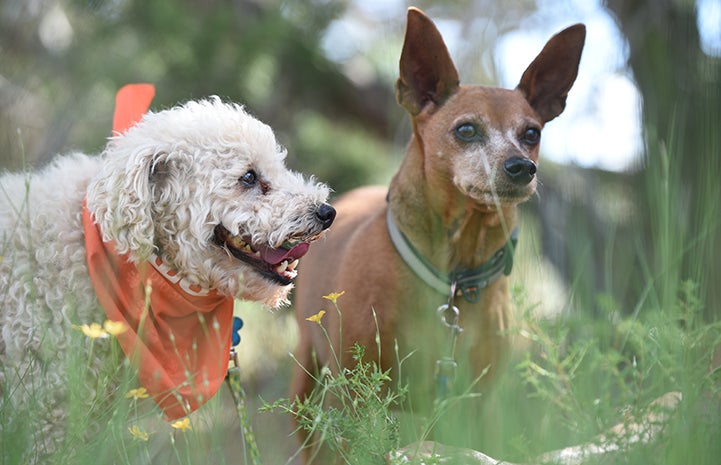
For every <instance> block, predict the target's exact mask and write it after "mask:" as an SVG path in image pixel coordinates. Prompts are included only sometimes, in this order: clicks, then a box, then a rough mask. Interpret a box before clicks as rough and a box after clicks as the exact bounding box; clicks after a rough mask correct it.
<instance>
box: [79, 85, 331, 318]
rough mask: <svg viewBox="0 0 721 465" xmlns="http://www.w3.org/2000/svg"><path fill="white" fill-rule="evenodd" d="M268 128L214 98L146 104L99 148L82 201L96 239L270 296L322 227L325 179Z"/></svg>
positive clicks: (287, 281) (206, 280) (138, 257)
mask: <svg viewBox="0 0 721 465" xmlns="http://www.w3.org/2000/svg"><path fill="white" fill-rule="evenodd" d="M285 155H286V152H285V150H284V149H283V148H282V147H280V146H279V145H278V143H277V142H276V140H275V136H274V135H273V131H272V130H271V128H270V127H268V126H267V125H265V124H263V123H261V122H260V121H258V120H256V119H255V118H253V117H252V116H250V115H249V114H248V113H246V112H245V111H244V110H243V108H242V107H240V106H238V105H233V104H226V103H223V102H221V101H220V99H218V98H217V97H216V98H213V99H211V100H203V101H198V102H189V103H187V104H185V105H183V106H179V107H175V108H172V109H170V110H166V111H161V112H158V113H148V114H146V115H145V116H144V117H143V119H142V120H141V121H140V122H139V123H138V124H137V125H136V126H134V127H132V128H131V129H130V130H128V131H127V132H126V133H124V134H123V135H121V136H118V137H115V138H113V139H112V140H111V141H110V142H109V143H108V146H107V148H106V149H105V151H104V153H103V157H104V163H105V164H104V167H103V169H102V171H101V173H100V174H99V175H98V176H97V177H96V178H95V179H94V180H93V182H92V183H91V185H90V187H89V189H88V194H87V202H88V208H89V209H90V211H91V212H93V213H94V214H95V217H96V220H97V222H98V224H99V226H100V230H101V231H102V234H103V240H105V241H108V240H112V241H114V242H115V243H116V246H117V251H118V253H120V254H125V253H128V254H130V257H131V259H132V260H133V261H136V262H140V261H142V260H145V259H147V257H148V256H149V255H150V254H151V253H155V254H157V255H158V256H160V257H161V258H162V259H163V261H164V262H165V263H166V264H167V265H168V266H170V267H171V268H173V269H175V270H177V272H178V273H179V274H181V275H182V277H183V278H185V279H186V280H188V282H189V283H191V284H196V285H200V286H202V287H205V288H214V289H217V290H218V291H220V292H222V293H225V294H229V295H234V296H235V295H238V296H240V297H242V298H245V299H251V300H257V301H261V302H264V303H265V304H266V305H270V306H277V305H280V304H282V303H284V302H285V301H286V296H287V294H288V292H289V291H290V289H291V287H292V283H291V282H292V280H293V278H294V277H295V275H296V271H295V267H296V265H297V259H298V258H300V257H301V256H302V255H303V254H305V252H306V251H307V250H308V247H309V244H310V242H312V241H313V240H315V239H316V238H318V237H319V236H320V234H321V233H322V232H323V231H324V230H325V229H327V228H328V227H329V226H330V225H331V223H332V222H333V219H334V217H335V210H334V209H333V208H332V207H331V206H330V205H328V204H326V203H325V201H326V198H327V197H328V192H329V190H328V188H327V187H326V186H325V185H322V184H319V183H316V182H314V181H313V180H312V179H311V180H310V181H307V180H305V179H304V178H303V177H302V176H301V175H300V174H298V173H294V172H292V171H289V170H288V169H287V168H286V166H285V164H284V159H285Z"/></svg>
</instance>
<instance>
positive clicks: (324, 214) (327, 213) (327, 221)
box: [315, 203, 335, 229]
mask: <svg viewBox="0 0 721 465" xmlns="http://www.w3.org/2000/svg"><path fill="white" fill-rule="evenodd" d="M315 216H316V218H318V221H319V222H320V224H321V226H323V229H328V228H330V225H331V224H333V220H334V219H335V208H333V207H331V206H330V205H328V204H327V203H323V204H321V205H320V206H319V207H318V209H317V210H316V211H315Z"/></svg>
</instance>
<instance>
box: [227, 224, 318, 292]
mask: <svg viewBox="0 0 721 465" xmlns="http://www.w3.org/2000/svg"><path fill="white" fill-rule="evenodd" d="M215 240H216V241H217V242H218V243H219V244H220V245H222V246H224V247H225V248H226V249H227V250H228V251H229V252H230V253H231V254H232V255H233V256H234V257H235V258H237V259H238V260H241V261H243V262H245V263H247V264H248V265H251V266H252V267H253V268H255V269H256V271H257V272H258V273H260V274H261V275H263V276H264V277H265V278H268V279H270V280H271V281H274V282H276V283H278V284H280V285H283V286H287V285H288V284H290V283H291V282H292V281H293V279H294V278H295V277H296V276H297V275H298V271H297V270H296V269H295V268H296V267H297V266H298V260H299V259H300V258H301V257H302V256H303V255H305V254H306V252H308V248H309V247H310V242H305V241H297V240H289V241H287V242H285V243H283V245H281V246H280V247H277V248H273V247H269V246H267V245H257V244H252V243H250V241H249V240H247V239H245V238H243V237H240V236H233V235H232V234H231V233H230V231H228V230H227V229H225V228H224V227H223V226H222V225H218V226H216V227H215Z"/></svg>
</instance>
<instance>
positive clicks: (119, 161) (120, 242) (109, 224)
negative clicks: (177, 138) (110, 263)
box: [87, 143, 165, 260]
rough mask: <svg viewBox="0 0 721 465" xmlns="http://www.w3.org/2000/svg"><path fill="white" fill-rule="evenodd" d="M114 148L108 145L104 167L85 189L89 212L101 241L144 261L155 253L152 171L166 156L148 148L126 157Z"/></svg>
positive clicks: (141, 148)
mask: <svg viewBox="0 0 721 465" xmlns="http://www.w3.org/2000/svg"><path fill="white" fill-rule="evenodd" d="M115 148H119V147H117V146H116V147H114V144H113V143H111V144H109V146H108V148H107V149H106V153H104V154H103V156H105V157H106V160H105V166H104V167H103V170H102V172H101V173H100V174H99V176H98V177H96V178H95V179H94V180H93V182H92V183H91V184H90V186H89V187H88V193H87V201H88V208H89V209H90V211H91V212H93V213H94V214H95V219H96V222H97V223H98V225H99V226H100V231H101V232H102V234H103V240H104V241H114V242H115V244H116V248H117V251H118V253H120V254H125V253H131V254H132V258H134V259H136V260H143V259H145V258H147V257H148V256H149V255H150V254H151V253H153V252H154V249H155V244H154V236H155V234H154V229H153V221H152V219H151V218H152V201H153V196H152V192H151V186H150V184H151V177H152V171H153V167H154V165H155V164H156V163H158V162H159V160H160V159H161V158H163V157H164V155H165V154H163V153H157V152H155V151H154V150H153V148H152V147H147V146H145V147H140V148H137V150H135V151H133V152H131V153H129V154H122V153H117V151H116V150H114V149H115ZM120 151H122V150H120Z"/></svg>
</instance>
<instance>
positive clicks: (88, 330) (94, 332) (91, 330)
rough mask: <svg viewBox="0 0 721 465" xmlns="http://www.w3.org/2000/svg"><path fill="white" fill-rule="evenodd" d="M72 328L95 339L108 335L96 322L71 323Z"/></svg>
mask: <svg viewBox="0 0 721 465" xmlns="http://www.w3.org/2000/svg"><path fill="white" fill-rule="evenodd" d="M73 328H75V329H79V330H80V331H82V333H83V334H85V335H86V336H87V337H89V338H90V339H97V338H99V337H108V333H107V331H105V330H104V329H103V327H102V326H100V325H99V324H98V323H90V324H89V325H80V326H77V325H73Z"/></svg>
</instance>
